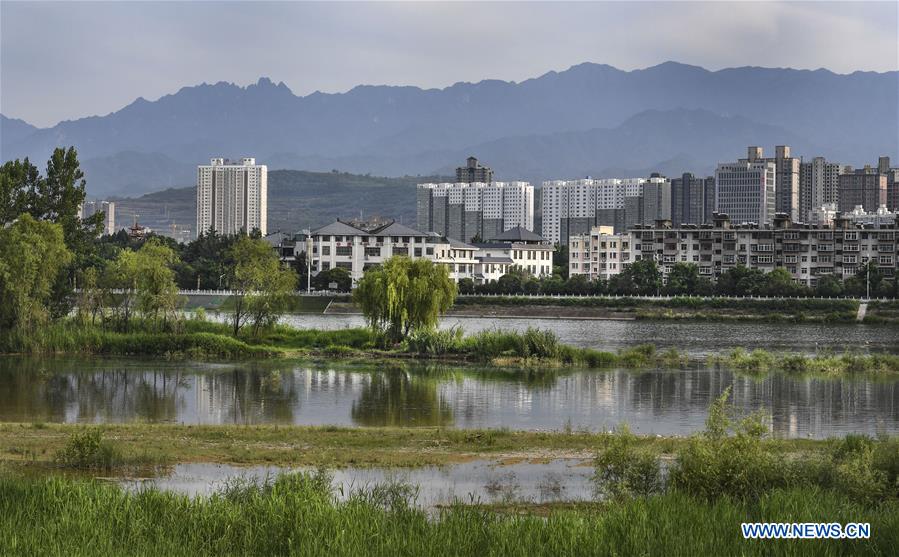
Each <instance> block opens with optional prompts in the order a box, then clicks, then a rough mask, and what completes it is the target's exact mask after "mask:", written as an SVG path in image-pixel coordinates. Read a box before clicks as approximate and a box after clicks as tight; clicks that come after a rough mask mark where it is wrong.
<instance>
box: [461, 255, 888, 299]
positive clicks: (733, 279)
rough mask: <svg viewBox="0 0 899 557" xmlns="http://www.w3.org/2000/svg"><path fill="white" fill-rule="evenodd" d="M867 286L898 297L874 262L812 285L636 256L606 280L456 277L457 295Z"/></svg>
mask: <svg viewBox="0 0 899 557" xmlns="http://www.w3.org/2000/svg"><path fill="white" fill-rule="evenodd" d="M869 287H870V295H871V296H872V297H887V298H896V297H899V289H897V287H899V284H897V280H896V279H895V278H892V279H891V278H890V277H887V276H885V275H884V274H883V272H882V271H881V269H880V268H879V267H878V266H877V264H876V263H875V262H873V261H870V262H868V263H867V264H866V265H864V266H862V267H860V268H859V270H858V272H857V273H856V274H855V275H853V276H850V277H848V278H847V279H846V280H842V279H840V277H838V276H836V275H822V276H820V277H818V281H817V284H816V286H815V287H809V286H806V285H804V284H800V283H798V282H796V281H794V280H793V276H792V275H791V274H790V272H789V271H787V270H786V269H784V268H782V267H779V268H776V269H774V270H773V271H771V272H768V273H766V272H764V271H762V270H760V269H750V268H748V267H745V266H742V265H738V266H736V267H733V268H732V269H728V270H727V271H725V272H723V273H721V275H720V276H718V280H717V281H715V282H713V281H712V280H711V278H710V277H708V276H705V275H702V274H700V272H699V266H698V265H696V264H694V263H676V264H675V265H674V266H673V267H672V268H671V271H670V272H669V273H668V276H667V278H666V277H664V276H663V273H662V271H661V269H660V268H659V266H658V265H657V264H656V262H655V261H651V260H641V261H634V262H633V263H631V264H629V265H627V266H625V267H624V269H622V271H621V272H620V273H619V274H617V275H614V276H612V277H611V278H610V279H609V280H604V279H597V280H589V279H588V278H587V275H570V276H569V277H567V278H565V277H563V276H562V273H561V272H559V267H556V268H555V272H554V273H553V275H552V276H548V277H539V278H538V277H534V276H532V275H530V274H529V273H528V272H526V271H525V270H524V269H522V268H520V267H519V268H512V269H511V270H510V271H509V272H508V273H506V274H505V275H503V276H501V277H500V278H499V279H498V280H495V281H490V282H488V283H484V284H475V282H474V281H473V280H471V279H467V278H466V279H462V280H460V281H459V293H460V294H506V295H514V294H530V295H537V294H543V295H580V296H586V295H593V296H607V295H612V296H615V295H617V296H656V295H670V296H800V297H810V296H823V297H839V296H851V297H865V296H866V295H867V293H868V288H869Z"/></svg>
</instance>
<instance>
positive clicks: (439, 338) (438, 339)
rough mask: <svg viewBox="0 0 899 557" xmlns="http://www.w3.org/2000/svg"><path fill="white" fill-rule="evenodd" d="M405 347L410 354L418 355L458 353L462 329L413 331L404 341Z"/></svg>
mask: <svg viewBox="0 0 899 557" xmlns="http://www.w3.org/2000/svg"><path fill="white" fill-rule="evenodd" d="M406 347H407V349H408V350H409V351H410V352H416V353H418V354H431V355H442V354H451V353H454V352H459V350H460V349H461V347H462V328H461V327H453V328H451V329H449V330H446V331H439V330H418V331H415V332H413V333H412V334H411V335H409V337H408V338H407V339H406Z"/></svg>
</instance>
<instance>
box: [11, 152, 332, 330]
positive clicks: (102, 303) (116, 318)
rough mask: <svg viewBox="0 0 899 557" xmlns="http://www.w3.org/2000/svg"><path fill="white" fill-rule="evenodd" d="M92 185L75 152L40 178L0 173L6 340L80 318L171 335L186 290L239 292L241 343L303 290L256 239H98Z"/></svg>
mask: <svg viewBox="0 0 899 557" xmlns="http://www.w3.org/2000/svg"><path fill="white" fill-rule="evenodd" d="M85 185H86V183H85V180H84V175H83V173H82V171H81V169H80V165H79V162H78V156H77V152H76V151H75V149H74V148H68V149H61V148H60V149H56V150H55V151H54V152H53V155H52V156H51V158H50V160H49V161H48V163H47V168H46V171H45V173H43V174H42V173H41V172H40V171H39V170H38V168H37V167H35V166H34V165H33V164H32V163H31V162H30V161H29V160H28V159H27V158H26V159H24V160H23V161H19V160H16V161H11V162H7V163H5V164H3V166H2V167H0V332H8V331H15V332H17V333H18V334H25V335H27V334H29V333H30V332H33V331H35V330H37V328H38V327H40V326H43V325H46V324H47V323H48V322H50V321H53V320H58V319H61V318H64V317H67V316H69V315H72V314H73V312H74V315H75V316H76V317H77V318H78V319H79V320H81V322H83V323H90V324H91V325H99V326H103V327H106V328H110V329H114V330H118V331H124V332H127V331H129V330H130V329H131V327H132V324H133V322H134V320H135V318H136V317H140V318H141V319H143V320H144V321H145V322H149V323H150V324H152V326H155V327H156V328H158V329H159V330H170V329H171V324H172V323H173V321H175V320H174V317H175V316H176V313H177V311H178V310H179V309H180V307H181V304H182V302H183V300H182V299H181V298H180V297H179V296H178V290H179V288H191V287H196V286H197V285H199V286H200V287H202V288H215V287H226V288H229V289H231V290H233V291H234V292H235V295H234V296H233V297H232V300H231V302H232V304H233V307H232V310H231V324H232V327H233V332H234V335H235V336H236V335H237V334H238V333H239V332H240V330H241V329H242V328H243V327H245V326H247V325H249V326H250V327H251V328H252V330H253V333H254V334H256V333H258V331H259V329H260V328H261V327H264V326H266V325H269V324H271V323H273V322H274V320H275V319H276V318H277V316H278V315H279V314H280V312H282V311H283V310H284V308H285V307H286V305H287V304H288V302H289V296H290V295H291V294H293V292H294V291H295V290H296V287H297V283H298V278H299V277H298V274H297V272H296V270H295V269H291V268H287V267H285V266H284V265H282V264H281V262H280V260H279V258H278V256H277V254H276V253H275V252H274V250H273V249H272V246H271V245H269V243H268V242H266V241H265V240H263V239H261V238H260V237H259V235H258V233H254V234H250V235H247V234H237V235H233V236H221V235H218V234H216V233H214V232H210V233H208V234H201V235H200V237H199V238H198V239H197V240H195V241H193V242H190V243H189V244H184V245H181V244H178V243H177V242H175V241H174V240H172V239H170V238H166V237H163V236H156V235H149V236H148V237H146V238H140V239H136V238H131V237H130V236H129V235H128V234H127V233H126V232H125V231H120V232H118V233H116V234H114V235H111V236H103V237H100V236H99V233H100V230H101V226H102V222H103V218H104V216H103V214H102V213H97V214H94V215H92V216H90V217H88V218H86V219H84V218H81V217H80V216H79V212H80V207H81V206H82V204H83V203H84V199H85V196H86V193H85ZM338 274H339V273H338ZM76 287H77V289H76ZM76 291H77V295H76Z"/></svg>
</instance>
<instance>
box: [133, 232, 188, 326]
mask: <svg viewBox="0 0 899 557" xmlns="http://www.w3.org/2000/svg"><path fill="white" fill-rule="evenodd" d="M177 262H178V257H177V255H175V251H174V250H173V249H172V248H170V247H169V246H167V245H165V244H164V243H163V242H161V241H159V240H157V239H155V238H154V239H150V240H147V242H146V243H145V244H144V245H143V246H142V247H141V248H140V250H138V252H137V261H136V266H135V271H136V272H137V276H136V277H135V279H136V280H135V281H134V282H135V284H136V285H137V307H138V309H140V311H141V313H143V314H144V315H145V316H147V317H149V316H151V315H152V316H153V319H154V320H158V319H159V314H160V312H161V313H162V320H163V323H165V322H166V319H167V317H168V315H169V314H173V313H174V312H175V309H176V308H177V307H178V285H177V284H175V272H174V271H173V267H174V266H175V265H176V263H177Z"/></svg>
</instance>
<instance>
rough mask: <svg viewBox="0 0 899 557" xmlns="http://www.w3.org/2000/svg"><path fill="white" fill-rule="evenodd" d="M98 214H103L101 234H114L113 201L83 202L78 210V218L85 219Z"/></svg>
mask: <svg viewBox="0 0 899 557" xmlns="http://www.w3.org/2000/svg"><path fill="white" fill-rule="evenodd" d="M99 212H102V213H103V228H102V230H101V232H100V233H101V234H115V233H116V227H115V202H113V201H85V202H84V203H82V204H81V208H80V209H79V210H78V218H81V219H86V218H88V217H90V216H93V215H95V214H97V213H99Z"/></svg>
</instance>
